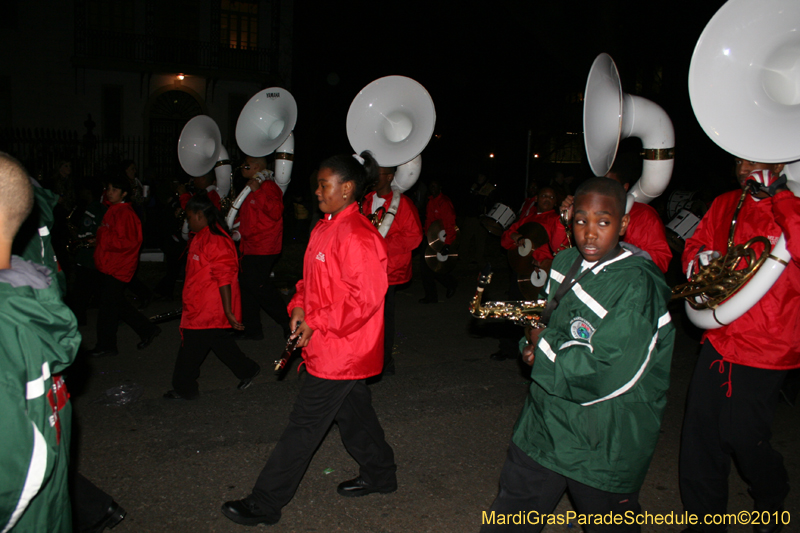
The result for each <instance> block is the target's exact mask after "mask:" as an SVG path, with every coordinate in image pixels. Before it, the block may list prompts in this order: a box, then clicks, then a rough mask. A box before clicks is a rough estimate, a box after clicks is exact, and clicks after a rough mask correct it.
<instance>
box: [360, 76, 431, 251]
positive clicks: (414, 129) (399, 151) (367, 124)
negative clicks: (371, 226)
mask: <svg viewBox="0 0 800 533" xmlns="http://www.w3.org/2000/svg"><path fill="white" fill-rule="evenodd" d="M435 124H436V109H435V107H434V105H433V99H431V96H430V94H428V91H426V90H425V87H423V86H422V85H420V84H419V83H417V82H416V81H414V80H412V79H411V78H407V77H405V76H386V77H384V78H379V79H377V80H375V81H373V82H372V83H370V84H369V85H367V86H366V87H364V88H363V89H361V91H360V92H359V93H358V94H357V95H356V97H355V98H354V99H353V102H352V103H351V104H350V109H349V110H348V112H347V138H348V140H349V141H350V145H351V146H352V147H353V150H355V152H356V153H357V154H360V153H361V152H363V151H364V150H369V151H370V152H372V155H373V156H374V157H375V159H376V160H377V161H378V164H379V165H380V166H382V167H397V172H395V175H394V180H393V181H392V190H393V191H394V194H393V195H392V201H391V202H390V205H389V207H388V209H386V211H385V213H386V214H385V216H384V217H383V220H382V221H381V222H380V223H379V225H378V231H380V232H381V235H383V236H384V237H385V236H386V233H387V232H388V231H389V227H390V226H391V223H392V221H393V220H394V214H395V213H397V209H398V207H399V205H400V194H401V193H403V192H404V191H407V190H408V189H410V188H411V187H412V186H413V185H414V183H416V181H417V179H418V178H419V175H420V172H421V170H422V155H421V154H422V151H423V150H424V149H425V147H426V146H427V145H428V141H430V139H431V136H432V135H433V128H434V126H435Z"/></svg>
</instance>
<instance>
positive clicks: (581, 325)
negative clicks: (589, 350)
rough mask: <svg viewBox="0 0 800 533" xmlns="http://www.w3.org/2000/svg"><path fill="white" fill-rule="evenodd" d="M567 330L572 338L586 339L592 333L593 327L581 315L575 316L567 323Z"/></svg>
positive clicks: (590, 336)
mask: <svg viewBox="0 0 800 533" xmlns="http://www.w3.org/2000/svg"><path fill="white" fill-rule="evenodd" d="M569 331H570V333H571V334H572V337H573V338H574V339H580V340H584V341H588V340H589V339H591V338H592V335H594V327H593V326H592V325H591V324H590V323H589V321H588V320H586V319H585V318H583V317H579V316H578V317H575V318H573V319H572V321H571V322H570V323H569Z"/></svg>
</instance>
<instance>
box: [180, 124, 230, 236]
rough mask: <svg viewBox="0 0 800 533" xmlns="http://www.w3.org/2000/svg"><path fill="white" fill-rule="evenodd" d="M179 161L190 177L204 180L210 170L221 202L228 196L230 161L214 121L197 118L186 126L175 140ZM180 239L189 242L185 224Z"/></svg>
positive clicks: (186, 224)
mask: <svg viewBox="0 0 800 533" xmlns="http://www.w3.org/2000/svg"><path fill="white" fill-rule="evenodd" d="M178 161H180V164H181V168H183V170H184V172H186V173H187V174H189V175H190V176H192V177H198V176H204V175H206V174H208V173H209V172H211V170H212V169H213V170H214V174H215V176H216V178H217V192H218V194H219V196H220V198H225V197H226V196H228V193H230V191H231V161H230V159H228V151H227V150H226V149H225V146H223V145H222V135H221V134H220V131H219V126H217V123H216V122H214V119H213V118H211V117H209V116H207V115H198V116H196V117H194V118H193V119H191V120H190V121H189V122H187V123H186V125H185V126H184V127H183V130H182V131H181V136H180V138H178ZM181 235H182V237H183V238H184V240H187V239H188V238H189V223H188V222H186V221H184V223H183V229H182V230H181Z"/></svg>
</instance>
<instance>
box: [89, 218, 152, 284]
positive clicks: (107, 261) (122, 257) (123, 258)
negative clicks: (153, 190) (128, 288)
mask: <svg viewBox="0 0 800 533" xmlns="http://www.w3.org/2000/svg"><path fill="white" fill-rule="evenodd" d="M141 246H142V223H141V221H140V220H139V217H138V216H136V212H134V210H133V207H132V206H131V204H129V203H119V204H114V205H110V206H109V207H108V211H106V214H105V215H103V221H102V223H101V224H100V227H99V228H97V246H96V247H95V249H94V266H96V267H97V270H99V271H100V272H102V273H103V274H108V275H110V276H114V277H115V278H117V279H118V280H120V281H124V282H125V283H128V282H129V281H130V280H131V279H133V274H134V273H135V272H136V267H137V266H138V264H139V248H140V247H141Z"/></svg>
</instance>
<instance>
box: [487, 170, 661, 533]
mask: <svg viewBox="0 0 800 533" xmlns="http://www.w3.org/2000/svg"><path fill="white" fill-rule="evenodd" d="M573 209H574V216H573V235H574V239H575V245H576V248H571V249H568V250H565V251H563V252H561V253H559V254H558V255H557V256H556V258H555V260H554V262H553V266H552V271H551V274H550V281H549V283H548V286H547V287H546V291H547V293H548V302H549V305H548V308H549V309H550V311H548V312H546V313H545V316H546V315H547V314H548V313H550V316H549V321H548V326H547V327H546V328H540V329H533V330H532V331H529V332H528V333H529V337H530V340H529V344H527V346H525V347H524V349H523V359H524V360H525V362H526V363H528V364H529V365H532V366H533V369H532V372H531V377H532V378H533V383H532V384H531V387H530V394H529V396H528V398H527V400H526V402H525V406H524V407H523V409H522V412H521V413H520V416H519V419H518V420H517V423H516V426H515V427H514V433H513V436H512V440H511V444H510V446H509V450H508V456H507V458H506V462H505V465H504V466H503V470H502V472H501V474H500V491H499V493H498V495H497V498H496V499H495V501H494V503H493V504H492V507H491V509H490V510H489V512H484V513H483V516H482V525H483V527H482V529H481V531H482V532H484V533H487V532H494V531H526V532H528V531H530V532H533V531H540V530H541V529H542V527H543V525H544V524H546V523H547V521H546V519H543V515H544V514H549V513H552V511H553V509H555V507H556V505H557V504H558V502H559V500H560V499H561V497H562V495H563V494H564V492H565V490H567V489H568V490H569V491H570V495H571V496H572V500H573V502H574V503H575V507H576V512H577V513H578V516H577V517H576V518H575V520H574V521H575V522H577V523H578V524H581V525H583V526H584V529H585V531H587V532H592V531H640V530H641V526H640V525H638V524H637V523H636V521H637V520H636V517H637V515H639V513H640V511H641V507H640V506H639V489H640V487H641V485H642V482H643V481H644V477H645V474H646V473H647V468H648V466H649V464H650V460H651V458H652V456H653V451H654V449H655V445H656V441H657V440H658V434H659V428H660V425H661V417H662V414H663V412H664V407H665V405H666V391H667V388H668V386H669V370H670V361H671V358H672V348H673V343H674V337H675V334H674V327H673V326H672V324H671V322H670V315H669V312H668V311H667V303H668V302H669V300H670V296H671V294H670V288H669V287H668V286H667V284H666V282H665V281H664V276H663V275H662V273H661V272H660V271H659V270H658V268H657V267H656V265H655V264H654V263H653V262H652V261H650V260H648V259H644V258H641V257H634V256H632V255H631V253H630V252H628V251H626V250H624V249H622V248H621V247H620V246H619V240H620V237H621V236H622V235H624V234H625V229H626V227H627V225H628V215H626V214H625V190H624V189H623V188H622V186H621V185H620V184H619V183H617V182H615V181H614V180H611V179H608V178H592V179H590V180H588V181H586V182H585V183H584V184H582V185H581V186H580V187H579V188H578V191H577V192H576V194H575V203H574V205H573ZM609 513H612V516H614V517H617V518H616V521H618V522H620V523H617V524H614V523H612V524H610V525H609V524H607V523H606V524H604V523H603V518H602V517H603V516H604V515H605V516H608V515H609ZM598 519H599V520H600V528H599V529H598V528H597V525H596V522H597V521H598ZM607 521H609V520H608V519H606V522H607ZM611 521H612V522H613V521H614V520H611ZM560 523H562V524H563V523H564V522H563V521H562V522H560Z"/></svg>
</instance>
